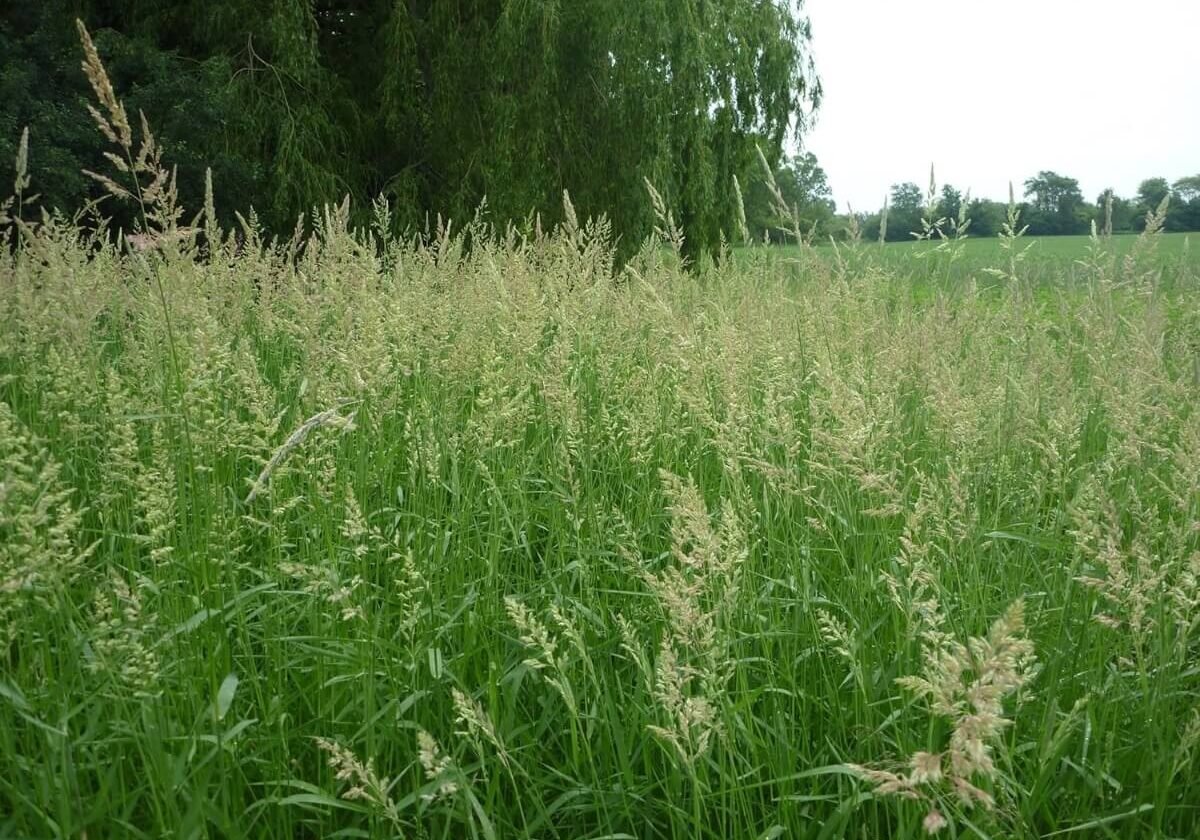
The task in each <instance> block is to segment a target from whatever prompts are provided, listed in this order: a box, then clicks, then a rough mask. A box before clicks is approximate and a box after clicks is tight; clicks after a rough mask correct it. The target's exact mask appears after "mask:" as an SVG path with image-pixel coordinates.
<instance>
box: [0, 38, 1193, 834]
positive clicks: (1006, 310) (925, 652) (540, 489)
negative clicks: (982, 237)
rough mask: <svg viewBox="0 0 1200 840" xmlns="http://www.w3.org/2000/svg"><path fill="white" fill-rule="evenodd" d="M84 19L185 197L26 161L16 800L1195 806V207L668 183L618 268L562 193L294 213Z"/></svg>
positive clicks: (16, 309)
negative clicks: (392, 213) (1039, 239)
mask: <svg viewBox="0 0 1200 840" xmlns="http://www.w3.org/2000/svg"><path fill="white" fill-rule="evenodd" d="M87 70H88V75H89V77H90V78H91V81H92V82H93V84H94V86H95V92H96V94H97V97H98V100H99V108H98V110H97V111H96V119H97V123H98V125H99V126H100V128H101V130H102V132H103V133H105V134H106V135H107V136H109V139H110V148H112V149H114V156H113V158H112V159H111V160H110V163H111V167H110V168H109V169H107V170H105V172H106V173H108V174H105V175H102V177H103V178H105V179H107V180H106V181H104V182H103V183H104V186H105V188H106V189H108V190H109V191H110V193H113V194H116V195H119V194H121V192H125V193H128V194H129V198H128V199H127V201H129V203H130V204H131V206H134V207H135V208H136V210H137V213H138V216H139V217H140V218H141V219H142V220H143V229H142V230H141V231H140V232H139V233H137V234H134V235H133V236H130V237H128V238H125V239H123V240H121V241H118V240H116V238H115V237H112V236H109V235H108V231H106V230H105V229H104V228H103V226H102V224H101V223H100V222H99V221H97V220H95V219H93V220H92V223H91V224H89V225H88V226H87V227H85V228H80V227H78V226H76V225H75V224H74V223H73V222H72V221H70V220H66V219H64V218H62V217H61V216H57V217H56V216H50V217H47V218H44V219H43V220H42V221H35V219H36V218H37V217H36V214H33V213H32V212H31V210H30V208H29V207H28V206H27V205H26V204H25V201H24V199H25V198H26V197H27V196H28V194H29V193H30V191H31V190H32V188H33V185H32V184H30V183H29V182H28V179H27V177H26V174H25V171H24V169H23V166H20V165H19V166H18V174H17V178H16V181H17V190H16V191H17V193H19V194H20V196H19V197H18V198H16V199H14V200H12V201H10V202H8V203H7V204H6V205H5V206H4V208H3V209H4V212H5V213H7V214H8V215H9V216H11V217H13V218H14V219H16V221H15V222H14V223H13V225H11V226H9V227H8V228H7V230H8V231H10V232H11V234H6V235H11V236H12V237H13V238H12V239H11V240H9V241H7V242H6V245H7V246H9V247H4V248H0V767H3V768H4V770H5V772H3V773H0V835H3V836H15V837H29V836H33V837H60V838H68V837H71V838H76V837H82V836H85V835H86V836H87V837H88V838H92V840H96V838H106V837H121V838H128V837H144V838H159V837H165V836H172V837H184V838H196V837H229V838H236V837H247V838H249V837H254V838H261V837H275V838H281V840H282V838H297V837H313V838H316V837H380V838H383V837H403V836H412V837H429V838H432V837H444V838H451V837H468V836H469V837H484V838H510V837H514V838H524V837H529V838H533V837H537V838H581V837H585V838H593V840H599V838H634V837H636V838H706V837H708V838H714V839H715V838H747V840H750V839H751V838H778V837H784V836H787V837H813V838H833V837H842V836H858V837H870V838H876V837H911V836H917V835H920V834H922V833H931V832H942V831H944V832H946V833H948V834H950V835H951V836H983V837H989V836H990V837H1021V838H1026V837H1027V838H1033V837H1044V836H1047V835H1048V834H1051V833H1056V832H1057V833H1067V832H1069V833H1070V834H1072V835H1075V836H1081V837H1082V836H1091V837H1117V836H1148V837H1149V836H1154V837H1191V836H1195V835H1196V834H1197V832H1198V831H1200V811H1198V808H1197V799H1196V793H1195V778H1196V772H1197V771H1196V767H1197V765H1196V760H1197V757H1198V755H1200V672H1198V670H1197V668H1196V662H1197V656H1198V653H1200V413H1198V412H1197V411H1196V405H1197V404H1198V397H1200V303H1198V301H1200V296H1198V295H1197V291H1200V289H1198V285H1200V275H1198V273H1197V271H1196V268H1195V263H1194V262H1193V261H1191V260H1190V259H1183V258H1172V259H1164V258H1163V256H1162V255H1161V254H1160V253H1159V247H1160V239H1161V227H1162V224H1163V221H1164V220H1163V217H1162V215H1161V214H1158V215H1155V216H1152V218H1151V220H1150V222H1149V223H1148V227H1147V231H1146V232H1145V233H1144V234H1143V235H1142V236H1141V237H1139V238H1138V239H1137V240H1136V242H1135V243H1134V244H1133V245H1132V246H1131V247H1128V248H1127V249H1126V250H1125V252H1124V253H1120V252H1118V249H1117V247H1116V246H1115V244H1114V242H1113V240H1112V239H1110V238H1108V237H1105V236H1102V235H1099V236H1096V237H1095V238H1094V239H1092V240H1090V241H1089V243H1088V247H1087V249H1086V250H1084V251H1083V252H1082V253H1080V254H1079V255H1078V258H1079V260H1080V262H1081V265H1080V266H1079V270H1078V271H1077V272H1075V273H1074V275H1073V276H1071V277H1069V278H1067V279H1066V280H1063V281H1062V282H1060V283H1059V285H1058V287H1057V288H1056V289H1055V294H1052V295H1046V294H1044V293H1042V292H1041V291H1040V288H1039V287H1038V286H1037V285H1035V282H1034V280H1033V279H1032V278H1031V277H1030V275H1029V274H1028V271H1029V267H1030V265H1031V262H1030V260H1031V259H1032V257H1031V254H1032V252H1028V251H1026V250H1025V246H1024V243H1023V240H1022V238H1021V237H1020V236H1019V235H1017V234H1018V233H1019V228H1020V225H1019V219H1018V218H1016V214H1017V212H1018V211H1017V210H1016V208H1015V207H1014V208H1012V209H1010V210H1009V211H1007V212H1008V213H1009V214H1010V215H1009V216H1008V220H1007V224H1008V230H1009V235H1008V236H1007V237H1006V238H1005V239H1003V240H1001V241H1000V243H999V246H1000V247H999V249H998V251H999V253H998V255H997V256H998V258H997V259H996V261H995V263H994V265H992V266H988V267H987V268H988V270H974V269H965V270H964V269H963V266H964V263H965V259H964V256H963V254H964V253H965V249H966V248H967V247H968V245H967V243H966V242H965V241H959V240H956V239H953V238H951V239H949V240H946V241H944V242H942V241H932V240H931V241H924V242H920V243H917V247H914V248H913V249H912V250H909V251H902V250H898V251H894V252H888V251H884V250H882V249H879V248H877V247H876V246H874V245H864V244H862V243H861V242H858V241H851V242H850V243H849V244H848V245H844V246H842V245H839V246H838V247H837V248H836V249H834V248H832V247H831V248H830V249H829V250H827V251H824V252H818V251H817V250H815V249H812V248H799V249H796V250H794V251H791V252H784V253H783V254H782V255H781V252H780V251H778V250H776V249H768V248H751V249H744V250H742V251H741V252H740V253H739V254H738V255H737V257H736V258H733V259H724V260H722V261H720V262H717V263H713V262H710V261H707V260H706V261H702V262H701V263H699V264H697V265H696V266H695V269H696V270H695V272H693V273H689V272H685V271H683V270H681V267H680V266H681V263H682V260H683V253H682V251H683V247H682V243H683V241H684V239H683V238H684V236H685V233H686V232H685V231H681V230H680V228H679V227H678V225H677V224H676V223H675V218H674V214H673V212H672V210H671V207H670V204H669V202H667V201H666V200H664V199H663V197H662V196H661V195H659V194H658V193H657V191H655V190H653V188H652V189H651V191H650V196H649V198H650V201H649V202H648V203H649V204H650V205H651V206H654V207H655V208H656V211H655V212H656V218H657V225H656V227H657V229H658V232H657V233H656V234H654V235H653V236H651V237H648V238H647V239H646V240H645V241H644V244H643V246H642V247H641V248H640V249H638V250H637V251H636V253H635V254H634V255H633V257H632V258H631V259H630V260H629V261H628V263H626V264H625V265H624V267H622V268H617V267H616V263H615V254H614V239H613V234H612V231H611V229H610V228H609V226H608V225H607V224H605V223H603V222H597V221H586V220H583V219H581V218H580V217H579V216H578V214H577V212H576V210H575V209H574V208H573V206H572V205H571V204H570V203H569V201H568V202H565V203H564V207H563V209H562V213H561V215H562V218H563V222H562V223H561V224H560V225H556V226H554V227H553V228H552V229H551V228H545V229H541V230H534V231H530V232H523V231H521V230H519V229H516V228H513V227H507V228H498V227H495V226H493V225H491V224H489V223H488V222H486V221H485V220H481V219H480V220H476V221H475V222H473V223H472V224H470V225H468V226H466V227H464V228H462V229H451V228H448V227H445V226H443V227H442V228H440V229H438V230H435V231H434V232H433V233H432V234H431V235H430V236H428V237H415V238H411V239H399V238H396V237H395V236H393V235H392V234H391V233H390V231H391V229H392V226H391V224H390V223H389V219H388V218H387V214H386V209H385V207H384V206H383V205H378V206H377V207H376V216H377V219H376V224H375V225H374V227H373V228H371V229H354V228H352V227H351V225H350V223H349V219H350V208H349V205H342V206H340V207H326V208H325V209H324V210H323V211H322V212H320V213H318V214H316V221H317V224H316V230H315V231H314V232H313V233H312V234H311V235H307V234H305V233H304V232H303V231H300V232H298V234H297V236H296V237H295V238H293V239H291V240H285V241H281V242H276V243H274V244H268V243H267V242H266V241H264V238H263V236H262V235H261V230H260V229H259V228H258V227H257V226H256V225H255V224H254V223H253V222H252V221H250V220H247V222H246V224H244V225H242V226H240V230H239V234H238V235H237V236H235V235H233V234H232V233H231V232H229V231H227V230H223V229H222V228H221V226H220V225H219V224H218V219H219V216H218V214H217V212H216V211H215V206H216V203H217V198H218V197H214V196H213V195H212V194H211V193H210V194H209V195H208V196H207V198H206V201H205V208H204V211H203V214H202V215H201V217H200V218H199V219H198V220H197V227H198V228H199V229H200V230H198V231H183V230H181V229H180V228H178V227H177V222H176V220H177V219H178V218H180V212H179V210H178V208H177V207H176V206H175V195H174V191H173V189H172V188H171V182H172V181H171V177H170V173H169V170H168V169H167V168H166V167H165V164H163V163H162V161H161V160H160V158H159V154H160V149H159V147H158V146H157V145H156V144H155V143H154V142H153V141H152V140H150V139H148V138H145V137H144V136H142V135H141V134H140V133H139V131H138V129H137V127H136V126H135V125H134V126H131V125H130V124H129V120H128V114H127V112H126V111H125V109H124V107H123V106H122V104H121V103H120V102H119V101H118V100H117V99H116V98H115V96H114V95H113V93H112V89H111V87H110V86H109V85H108V83H107V80H106V78H105V77H104V75H103V71H102V69H101V68H100V66H99V59H98V56H97V55H96V53H95V51H94V50H90V51H89V53H88V61H87ZM26 159H27V156H26V155H22V156H21V158H20V161H19V162H20V163H23V161H24V160H26ZM98 174H100V173H98ZM889 247H890V246H889ZM1181 251H1182V248H1181ZM886 253H894V254H901V253H906V254H907V255H908V257H907V259H908V260H909V262H908V263H907V265H909V266H915V265H919V266H921V271H920V272H916V271H910V272H907V273H905V272H900V271H898V270H897V269H896V266H897V265H899V264H900V263H899V262H898V261H899V260H900V259H902V258H901V257H898V256H897V257H886V258H885V257H884V256H883V255H884V254H886ZM1071 262H1072V257H1068V258H1066V259H1064V260H1063V263H1062V264H1063V265H1064V266H1065V265H1069V264H1071ZM1068 836H1069V835H1068Z"/></svg>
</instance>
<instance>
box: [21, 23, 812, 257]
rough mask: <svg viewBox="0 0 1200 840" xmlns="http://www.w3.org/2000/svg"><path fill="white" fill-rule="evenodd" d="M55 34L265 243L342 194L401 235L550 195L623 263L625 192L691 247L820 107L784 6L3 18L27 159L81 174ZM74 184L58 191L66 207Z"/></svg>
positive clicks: (633, 233) (542, 201) (88, 153)
mask: <svg viewBox="0 0 1200 840" xmlns="http://www.w3.org/2000/svg"><path fill="white" fill-rule="evenodd" d="M76 15H79V16H80V17H82V18H83V20H84V21H85V23H87V24H88V26H89V27H90V28H91V29H92V30H93V32H94V33H95V34H96V40H97V43H98V44H99V46H100V49H101V52H102V54H103V55H104V58H105V59H106V61H108V62H109V64H110V70H111V71H113V76H114V80H115V82H116V83H117V84H118V87H119V88H120V89H121V91H122V93H124V94H125V95H126V96H127V98H128V99H129V100H130V104H131V105H134V104H135V103H134V99H135V92H138V93H140V91H141V87H142V86H143V85H144V84H147V83H149V82H155V83H157V84H158V85H159V87H158V89H157V94H156V95H155V96H146V97H144V102H143V103H140V104H143V105H144V107H145V110H146V112H147V117H148V118H149V120H150V122H151V125H152V126H154V127H155V128H156V129H159V131H160V134H161V135H162V138H161V139H162V140H163V144H164V147H165V149H166V153H167V156H168V157H169V158H170V159H172V160H175V161H177V162H179V163H180V164H181V178H183V179H184V181H185V182H186V181H190V182H193V183H195V182H198V181H199V178H200V177H201V175H202V171H203V170H202V166H201V165H200V159H201V158H204V159H205V161H206V162H212V163H217V162H219V161H222V160H226V159H228V160H230V161H233V162H234V163H235V164H236V166H235V167H234V168H235V169H236V170H237V171H238V172H240V175H239V177H237V178H230V179H229V180H224V181H223V179H222V178H221V177H218V178H217V184H218V193H219V194H218V199H220V198H221V194H224V195H226V196H231V197H236V199H237V200H238V201H239V203H240V204H241V205H242V209H244V207H245V204H246V203H248V202H249V201H253V203H254V204H255V205H256V206H257V207H258V209H259V211H260V214H261V215H262V217H263V218H264V220H265V221H267V222H268V223H269V224H271V225H272V226H274V227H275V228H277V229H284V230H290V229H291V226H292V224H293V222H294V220H295V217H296V215H297V214H298V213H303V212H306V211H307V210H308V209H309V208H310V207H311V206H312V205H314V204H317V203H320V202H323V201H328V200H333V199H337V198H340V196H341V195H342V194H343V193H346V192H349V193H351V194H352V195H353V196H354V198H355V199H356V204H357V205H358V206H359V207H364V208H365V207H366V206H367V203H368V200H369V199H371V198H374V197H375V196H377V195H380V194H383V195H385V196H387V197H388V198H389V199H391V201H392V202H393V204H394V205H395V207H396V210H397V213H398V216H399V217H400V218H402V219H404V220H406V221H407V222H409V223H417V222H419V221H420V220H422V219H423V218H425V217H426V213H427V211H440V212H442V213H444V214H448V215H451V216H454V217H458V218H462V217H464V216H469V215H471V214H472V213H473V212H474V211H475V209H476V208H477V207H478V205H479V204H480V202H481V201H482V200H483V198H484V197H485V196H486V197H487V199H488V205H489V207H490V209H491V211H492V213H493V214H494V217H495V218H497V219H499V220H505V219H511V218H522V217H525V216H526V215H527V214H528V213H529V212H530V211H532V210H537V211H539V212H541V214H542V216H543V218H544V219H545V220H546V221H547V222H549V221H551V220H553V218H555V217H557V216H559V215H560V214H561V206H562V200H561V197H562V192H563V190H569V191H570V193H571V196H572V200H573V202H574V204H575V206H576V207H577V208H578V209H579V211H580V212H581V213H582V214H585V215H595V214H599V213H607V214H609V216H610V218H611V220H612V222H613V224H614V228H615V230H616V231H617V232H618V234H619V235H621V237H622V244H623V246H624V247H629V248H631V247H635V246H636V244H637V243H638V241H639V240H640V239H641V238H642V237H643V236H644V235H645V234H646V233H647V232H648V231H649V230H650V226H651V220H652V217H651V211H650V206H649V201H648V199H647V196H646V191H645V188H644V185H643V180H642V179H643V177H646V178H649V179H650V181H652V182H653V183H654V184H655V185H656V187H657V188H658V189H659V191H660V192H661V193H662V194H663V195H664V196H665V197H666V199H667V201H668V202H669V203H670V204H671V205H672V209H673V210H674V211H675V215H676V218H677V219H678V220H679V221H680V223H681V225H682V227H683V228H684V230H685V233H686V235H687V236H688V241H689V243H690V247H691V248H692V249H699V248H702V247H711V246H712V245H714V244H715V243H716V241H717V240H718V237H719V234H720V233H721V231H722V230H726V231H728V230H730V229H731V228H732V221H733V215H734V208H733V203H732V201H731V196H730V193H731V190H730V185H731V182H732V177H733V175H734V174H739V175H741V176H743V181H745V175H747V174H748V173H749V172H750V171H751V170H752V169H753V168H754V167H755V166H756V165H757V159H756V152H755V151H754V146H755V144H762V145H763V147H764V151H765V152H767V154H768V156H770V157H772V158H775V157H777V156H778V152H779V150H780V148H781V147H782V144H783V141H784V139H785V137H787V135H788V134H789V133H791V132H798V131H800V130H802V129H803V128H804V126H805V117H806V114H807V113H809V111H810V110H811V108H812V107H814V106H816V105H817V104H818V103H819V101H820V96H821V88H820V83H819V81H818V79H817V77H816V75H815V72H814V69H813V65H812V62H811V60H810V55H809V48H808V47H809V43H810V39H811V30H810V26H809V22H808V20H807V18H806V17H805V16H804V14H803V6H802V0H797V2H792V0H756V2H752V3H747V2H744V0H687V2H684V3H667V2H662V0H648V2H639V3H632V4H631V3H628V2H625V0H575V1H574V2H571V3H557V2H550V0H477V2H472V3H450V2H445V0H43V2H41V3H38V4H5V5H4V6H3V7H0V48H3V50H4V52H3V54H4V55H5V56H6V59H5V60H4V61H3V62H0V83H4V84H5V86H6V88H11V87H15V86H17V85H22V84H24V85H28V87H27V88H26V89H27V90H29V91H34V92H35V93H34V94H31V96H38V97H42V96H45V97H46V99H47V102H46V103H44V104H43V105H42V106H40V107H41V111H40V112H39V113H41V114H42V116H41V117H40V122H41V125H40V127H39V128H38V130H36V131H34V135H35V137H36V138H37V140H36V142H37V143H38V144H39V145H38V146H35V150H37V149H40V150H41V153H42V154H44V155H45V158H44V159H45V160H52V159H55V158H56V156H57V157H61V154H60V151H59V150H61V149H66V150H68V151H69V153H70V155H71V156H74V157H76V158H78V159H79V160H80V161H82V162H85V164H86V165H90V164H91V163H92V159H93V158H94V157H96V156H97V155H98V154H99V150H100V149H101V142H100V140H99V139H98V138H97V139H94V140H93V141H91V143H90V145H84V144H85V141H84V135H83V134H82V133H80V132H78V131H76V129H75V128H74V126H75V125H78V126H80V127H83V128H84V130H86V126H87V116H86V113H85V112H84V111H83V109H82V107H81V105H77V104H76V103H77V102H78V101H79V100H80V98H81V95H80V94H81V79H80V77H79V73H78V49H77V46H76V45H75V44H74V36H73V32H72V31H71V27H72V22H73V19H74V17H75V16H76ZM30 39H32V40H30ZM27 42H29V46H26V44H27ZM14 45H15V46H14ZM8 56H16V57H15V58H13V59H11V60H10V59H8V58H7V57H8ZM139 56H140V57H139ZM31 73H32V74H33V75H35V76H37V77H38V79H36V80H35V82H37V81H40V80H41V79H42V78H43V77H47V78H50V79H52V81H53V84H52V85H50V86H47V85H44V84H37V83H35V82H33V83H31V82H30V81H29V80H28V79H27V78H24V77H26V76H28V75H29V74H31ZM147 73H149V74H152V75H153V77H154V78H149V77H148V76H147V75H145V74H147ZM59 94H62V95H61V96H60V95H59ZM170 97H175V99H174V100H173V101H172V99H171V98H170ZM17 102H18V104H17V105H14V104H13V102H12V100H9V99H0V129H4V130H5V131H7V136H6V138H5V140H6V141H7V142H8V143H10V144H11V143H12V142H13V138H15V137H16V136H17V132H19V126H20V125H23V124H24V122H23V121H25V120H28V118H29V116H30V111H36V110H37V108H38V106H36V105H34V104H30V102H31V100H30V96H26V97H24V98H21V97H18V99H17ZM196 103H200V104H201V105H204V106H205V107H201V108H196V107H193V106H194V105H195V104H196ZM54 108H57V109H58V116H57V118H56V119H55V120H51V119H50V117H49V116H48V114H49V112H50V111H51V110H52V109H54ZM35 116H36V115H35ZM197 116H199V119H197ZM172 119H174V121H175V122H176V123H177V124H178V127H177V128H173V129H171V128H163V127H164V126H167V125H168V124H170V123H171V121H172ZM14 125H15V126H16V131H14V130H13V128H12V127H13V126H14ZM185 149H186V152H185V151H184V150H185ZM187 152H194V159H193V158H192V157H189V156H188V154H187ZM72 171H73V170H72ZM80 184H82V181H79V182H78V183H75V184H67V183H65V182H64V183H63V184H62V185H61V190H60V191H59V192H60V194H61V195H62V196H64V197H68V196H69V197H72V198H75V199H78V198H81V197H82V196H81V195H79V191H80V190H81V189H82V187H81V186H80ZM71 203H77V201H75V202H71Z"/></svg>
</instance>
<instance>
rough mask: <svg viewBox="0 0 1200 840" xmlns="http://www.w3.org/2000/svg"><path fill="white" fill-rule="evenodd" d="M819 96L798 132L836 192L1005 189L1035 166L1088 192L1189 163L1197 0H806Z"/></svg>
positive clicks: (1198, 105)
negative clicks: (932, 170) (933, 171)
mask: <svg viewBox="0 0 1200 840" xmlns="http://www.w3.org/2000/svg"><path fill="white" fill-rule="evenodd" d="M804 9H805V11H806V12H807V14H808V15H809V17H810V18H811V20H812V25H813V49H814V53H815V58H816V63H817V73H818V74H819V75H820V76H821V78H822V81H823V82H824V85H825V102H824V105H823V107H822V108H821V111H820V112H819V114H818V115H817V122H816V124H815V126H814V127H813V128H812V129H811V131H810V132H809V134H808V135H807V136H805V137H804V138H803V140H802V145H803V147H804V148H806V149H807V150H809V151H811V152H813V153H814V154H815V155H816V156H817V159H818V160H819V161H820V163H821V165H822V166H823V167H824V168H825V171H826V172H827V173H828V175H829V183H830V186H831V187H832V188H833V194H834V198H835V199H836V200H837V203H838V207H839V208H840V209H843V210H844V209H845V207H846V204H847V202H849V203H850V204H852V205H853V206H854V209H855V210H862V211H868V210H875V209H878V208H879V207H880V206H881V205H882V203H883V197H884V195H885V193H886V192H887V190H888V188H889V187H890V186H891V185H892V184H893V183H898V182H901V181H914V182H916V183H917V184H919V185H920V186H921V188H922V191H924V189H925V187H926V186H927V185H928V183H929V165H930V163H934V164H936V167H937V180H938V184H939V188H940V185H941V184H944V183H947V182H948V183H951V184H953V185H954V186H956V187H958V188H959V189H961V190H965V189H967V188H969V189H970V190H971V194H972V195H973V196H975V197H985V198H994V199H997V200H1001V199H1007V197H1008V182H1009V181H1010V180H1011V181H1012V182H1013V184H1014V186H1015V188H1016V190H1017V198H1018V200H1020V196H1021V192H1022V187H1021V184H1022V182H1023V181H1024V180H1025V179H1026V178H1028V177H1030V176H1031V175H1034V174H1036V173H1037V172H1038V171H1040V170H1042V169H1052V170H1054V171H1056V172H1058V173H1059V174H1062V175H1067V176H1069V177H1072V178H1076V179H1078V180H1079V182H1080V187H1081V188H1082V190H1083V194H1084V196H1085V197H1086V198H1087V199H1088V200H1089V201H1094V200H1095V198H1096V196H1097V195H1098V194H1099V193H1100V191H1101V190H1103V189H1104V188H1105V187H1109V186H1111V187H1113V188H1114V189H1116V190H1117V193H1118V194H1119V195H1126V196H1130V195H1133V194H1134V193H1135V192H1136V191H1137V185H1138V183H1139V182H1141V181H1142V180H1143V179H1145V178H1149V177H1153V176H1162V177H1165V178H1169V179H1170V180H1172V181H1174V180H1175V179H1176V178H1181V177H1183V176H1185V175H1195V174H1200V0H1139V2H1136V3H1131V2H1129V0H942V2H929V0H924V2H919V0H806V2H805V4H804Z"/></svg>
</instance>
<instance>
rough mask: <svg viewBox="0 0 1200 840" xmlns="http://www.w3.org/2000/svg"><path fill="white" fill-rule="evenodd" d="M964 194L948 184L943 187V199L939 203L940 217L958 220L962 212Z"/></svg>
mask: <svg viewBox="0 0 1200 840" xmlns="http://www.w3.org/2000/svg"><path fill="white" fill-rule="evenodd" d="M962 204H963V194H962V193H961V192H959V191H958V190H957V189H955V188H954V187H952V186H950V185H949V184H946V185H945V186H943V187H942V197H941V200H940V201H939V202H938V211H937V212H938V215H939V216H943V217H945V218H947V219H957V218H958V214H959V213H960V212H961V211H962Z"/></svg>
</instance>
